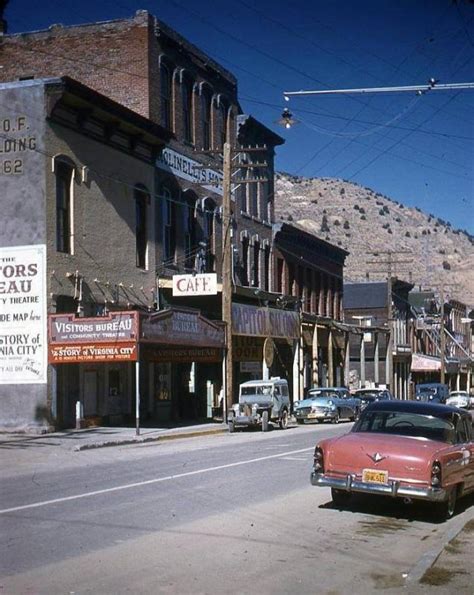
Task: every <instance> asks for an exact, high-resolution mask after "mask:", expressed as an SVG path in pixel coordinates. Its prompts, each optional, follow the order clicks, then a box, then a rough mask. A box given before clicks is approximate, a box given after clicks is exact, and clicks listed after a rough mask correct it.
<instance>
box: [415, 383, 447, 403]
mask: <svg viewBox="0 0 474 595" xmlns="http://www.w3.org/2000/svg"><path fill="white" fill-rule="evenodd" d="M448 396H449V388H448V385H447V384H441V383H440V382H428V383H427V384H417V385H416V388H415V400H416V401H433V402H435V403H446V399H447V398H448Z"/></svg>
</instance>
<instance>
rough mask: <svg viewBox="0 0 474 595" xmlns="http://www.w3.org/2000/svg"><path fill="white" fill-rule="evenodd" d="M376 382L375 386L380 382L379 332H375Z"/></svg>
mask: <svg viewBox="0 0 474 595" xmlns="http://www.w3.org/2000/svg"><path fill="white" fill-rule="evenodd" d="M374 342H375V345H374V382H375V386H378V385H379V382H380V360H379V334H378V333H374Z"/></svg>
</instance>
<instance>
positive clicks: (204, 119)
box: [201, 90, 211, 150]
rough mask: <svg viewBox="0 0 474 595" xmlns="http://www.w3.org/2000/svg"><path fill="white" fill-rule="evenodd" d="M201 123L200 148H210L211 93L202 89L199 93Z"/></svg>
mask: <svg viewBox="0 0 474 595" xmlns="http://www.w3.org/2000/svg"><path fill="white" fill-rule="evenodd" d="M201 125H202V148H203V149H205V150H207V149H210V148H211V94H210V93H209V91H207V90H203V92H202V95H201Z"/></svg>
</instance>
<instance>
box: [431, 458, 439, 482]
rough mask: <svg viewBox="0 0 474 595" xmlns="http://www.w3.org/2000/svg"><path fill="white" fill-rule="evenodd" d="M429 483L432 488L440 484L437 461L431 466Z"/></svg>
mask: <svg viewBox="0 0 474 595" xmlns="http://www.w3.org/2000/svg"><path fill="white" fill-rule="evenodd" d="M431 485H432V486H433V487H434V488H438V487H440V485H441V465H440V462H439V461H435V462H434V463H433V465H432V467H431Z"/></svg>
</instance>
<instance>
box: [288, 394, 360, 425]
mask: <svg viewBox="0 0 474 595" xmlns="http://www.w3.org/2000/svg"><path fill="white" fill-rule="evenodd" d="M359 413H360V399H356V398H354V397H351V394H350V392H349V391H348V390H347V388H343V387H329V388H326V387H325V388H311V389H310V390H309V391H308V396H307V397H306V399H303V400H302V401H298V402H296V403H294V404H293V415H294V416H295V419H296V422H297V423H298V424H303V423H305V422H307V421H308V422H311V421H316V422H323V421H330V422H332V423H334V424H337V423H339V420H340V419H341V418H348V419H349V420H351V421H354V420H355V419H357V417H358V416H359Z"/></svg>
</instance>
